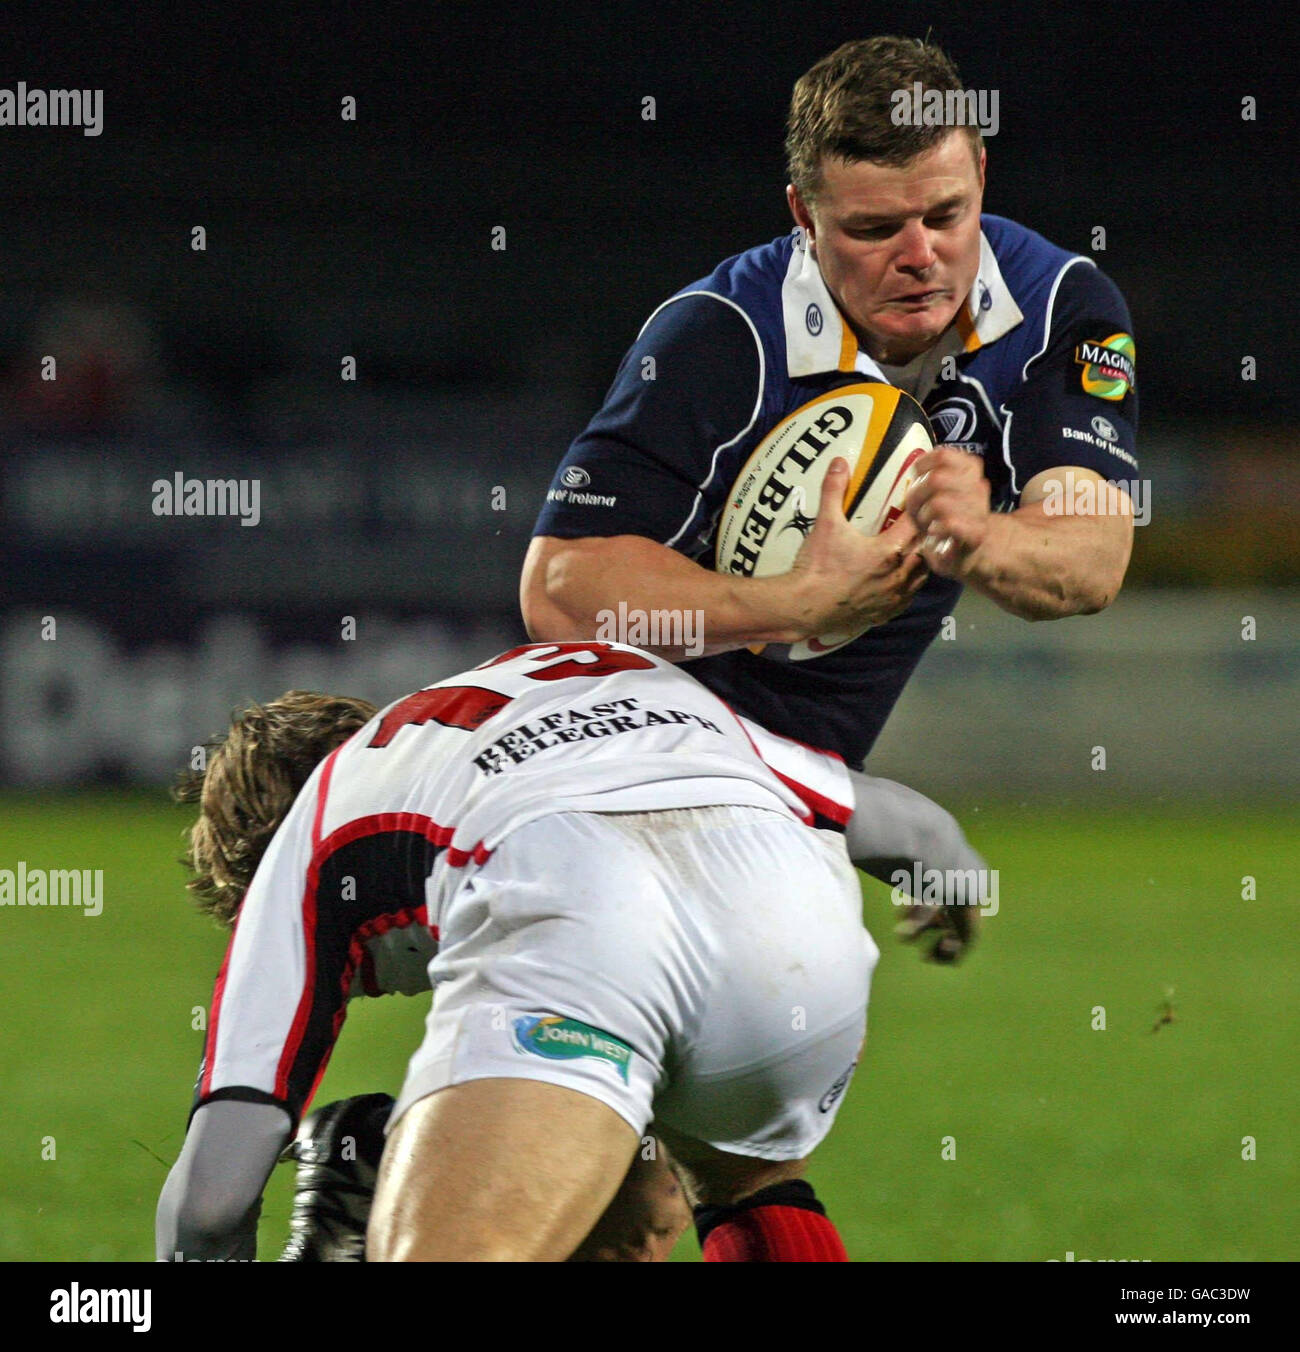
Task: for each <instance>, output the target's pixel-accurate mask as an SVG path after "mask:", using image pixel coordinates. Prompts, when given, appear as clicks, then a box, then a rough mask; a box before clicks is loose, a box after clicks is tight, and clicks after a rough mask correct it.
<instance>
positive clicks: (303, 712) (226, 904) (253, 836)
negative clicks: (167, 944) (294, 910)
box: [174, 690, 376, 928]
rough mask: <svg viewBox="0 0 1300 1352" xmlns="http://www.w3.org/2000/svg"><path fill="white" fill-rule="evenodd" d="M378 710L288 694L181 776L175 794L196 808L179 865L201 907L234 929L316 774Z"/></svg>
mask: <svg viewBox="0 0 1300 1352" xmlns="http://www.w3.org/2000/svg"><path fill="white" fill-rule="evenodd" d="M375 712H376V710H375V707H374V705H373V704H369V703H367V701H365V700H363V699H353V698H350V697H349V696H347V695H318V694H313V693H312V692H310V691H306V690H290V691H288V692H287V693H286V694H283V695H281V696H280V698H279V699H276V700H272V701H271V702H270V703H269V704H250V705H249V706H248V708H246V709H244V710H243V711H242V712H240V713H236V714H235V716H234V719H233V721H232V722H231V725H230V731H229V732H227V733H226V735H225V737H222V738H218V739H217V740H216V741H212V742H209V743H207V745H206V756H205V760H206V765H207V768H206V769H202V770H199V769H191V770H186V771H184V772H183V773H182V774H181V775H180V776H179V778H178V779H177V782H176V787H175V789H174V797H175V798H176V801H177V802H180V803H198V804H199V818H198V821H196V822H195V823H194V825H193V827H191V828H190V847H189V851H188V852H187V854H186V855H185V857H184V859H183V860H182V862H183V863H184V864H185V865H186V866H187V867H188V868H189V869H190V871H191V872H192V873H193V875H194V876H193V877H192V878H191V879H190V880H189V882H188V883H187V884H186V885H187V887H188V888H189V890H190V892H191V893H192V894H193V895H194V897H195V899H196V900H197V902H198V905H199V909H200V910H202V911H204V912H206V913H207V914H208V915H211V916H212V917H213V918H214V919H215V920H216V921H217V922H218V923H219V924H221V925H224V926H226V927H227V928H230V927H232V926H233V925H234V923H235V917H236V915H238V913H239V907H240V905H241V903H242V902H243V900H244V894H245V892H247V891H248V885H249V883H251V882H252V881H253V874H254V872H255V871H256V869H257V866H258V864H259V863H260V862H261V859H262V855H263V854H264V853H265V851H266V847H267V845H268V844H270V841H271V837H272V836H273V835H274V834H275V831H276V828H277V827H278V826H279V825H280V823H281V822H282V821H283V820H284V818H285V816H286V815H287V813H288V811H289V809H290V807H292V805H293V800H294V799H295V798H296V797H297V796H298V790H299V789H301V788H302V786H303V785H304V784H305V783H306V782H307V780H308V778H309V777H310V775H311V772H312V771H313V770H314V769H315V768H316V766H317V765H318V764H320V762H321V761H322V760H324V759H325V757H326V756H328V755H329V753H330V752H331V751H333V750H334V748H335V747H336V746H339V745H341V744H342V743H343V742H345V741H347V739H348V738H349V737H351V736H352V734H353V733H354V732H356V730H357V729H358V728H359V727H361V726H362V725H363V724H365V723H368V722H369V721H370V719H371V718H372V717H373V716H374V714H375Z"/></svg>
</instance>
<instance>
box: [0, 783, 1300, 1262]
mask: <svg viewBox="0 0 1300 1352" xmlns="http://www.w3.org/2000/svg"><path fill="white" fill-rule="evenodd" d="M958 815H959V816H960V817H961V818H962V820H963V822H964V823H965V824H966V825H967V828H968V830H969V832H970V834H971V837H972V839H973V840H974V841H975V842H976V843H977V844H978V845H979V846H980V847H981V849H983V850H984V852H985V854H986V855H987V857H988V860H989V862H990V864H991V865H993V866H995V867H997V868H998V869H999V872H1000V884H1001V886H1000V913H999V914H998V915H997V916H996V917H993V918H992V919H990V920H988V921H987V923H986V925H985V928H984V938H983V942H982V943H981V945H980V947H979V949H978V950H977V952H976V953H975V955H974V956H973V957H972V959H971V960H970V961H969V962H967V963H965V964H964V965H963V966H962V967H960V968H958V969H955V970H952V969H939V968H934V967H931V966H929V965H927V964H924V963H922V962H921V961H920V960H919V958H918V956H917V955H916V954H915V953H914V952H912V951H910V950H909V949H906V948H903V947H901V946H899V945H898V943H897V942H896V941H895V940H894V939H893V938H892V935H891V933H890V931H891V928H892V925H893V922H894V920H895V918H896V916H895V914H894V910H893V907H892V906H891V904H890V901H889V896H888V892H887V891H886V889H885V888H883V887H878V886H877V885H875V884H870V885H868V887H867V889H866V892H865V907H866V911H865V913H866V918H867V922H868V925H869V926H870V928H871V929H872V932H873V933H874V934H875V936H876V939H877V942H878V943H879V945H880V947H881V950H882V958H881V962H880V965H879V967H878V968H877V974H876V980H875V987H874V989H873V992H872V1005H871V1015H870V1031H869V1034H868V1038H867V1048H866V1052H865V1055H864V1058H863V1062H862V1064H861V1065H860V1066H859V1068H858V1072H857V1076H856V1078H855V1080H854V1083H853V1086H852V1088H851V1090H850V1092H849V1094H848V1096H847V1100H846V1102H845V1104H844V1107H843V1110H842V1111H841V1113H840V1116H839V1120H838V1123H837V1125H836V1129H835V1132H834V1134H833V1135H832V1137H831V1139H830V1140H829V1141H828V1143H827V1144H826V1145H825V1146H824V1147H823V1148H822V1150H821V1151H820V1152H819V1153H818V1155H817V1157H816V1158H815V1160H814V1164H813V1168H812V1172H811V1177H812V1179H813V1181H814V1183H815V1184H816V1186H817V1188H818V1191H819V1193H820V1195H821V1196H822V1198H823V1200H824V1201H825V1202H826V1204H827V1206H828V1208H829V1210H830V1213H831V1215H832V1216H833V1217H834V1219H835V1220H836V1222H837V1223H838V1225H839V1227H840V1229H841V1231H842V1233H843V1235H844V1239H845V1242H846V1244H847V1246H848V1250H849V1254H850V1256H851V1257H853V1258H854V1259H871V1260H902V1259H907V1260H918V1259H921V1260H924V1259H1028V1260H1037V1261H1042V1260H1045V1259H1051V1258H1055V1259H1065V1257H1066V1255H1067V1253H1072V1254H1073V1255H1074V1256H1075V1259H1076V1260H1079V1259H1141V1258H1150V1259H1243V1258H1259V1259H1295V1258H1297V1257H1300V1231H1298V1230H1297V1228H1296V1226H1295V1224H1294V1211H1293V1205H1294V1198H1295V1197H1296V1196H1297V1195H1298V1194H1300V1186H1298V1185H1300V1152H1298V1151H1297V1145H1296V1132H1297V1129H1298V1127H1300V1093H1298V1091H1297V1087H1296V1075H1295V1073H1294V1066H1295V1055H1296V1051H1295V1049H1296V1046H1297V1044H1298V1043H1300V995H1298V993H1297V982H1296V967H1297V961H1296V957H1295V954H1296V941H1295V934H1294V930H1293V929H1292V926H1293V925H1294V923H1295V910H1294V900H1295V883H1294V879H1295V877H1296V873H1297V868H1298V867H1300V846H1298V844H1297V838H1296V832H1295V829H1294V822H1293V820H1292V819H1290V818H1289V817H1288V816H1287V815H1286V814H1284V813H1283V812H1282V811H1281V810H1272V809H1267V808H1255V807H1252V808H1238V809H1234V810H1219V809H1216V808H1210V807H1206V808H1191V807H1178V806H1174V807H1167V806H1165V805H1153V806H1150V807H1148V808H1145V809H1136V810H1135V809H1125V810H1118V809H1099V808H1096V807H1093V806H1081V805H1079V804H1075V805H1074V806H1073V807H1070V806H1068V805H1065V804H1054V805H1050V806H1045V807H1039V806H1037V805H1034V806H1029V805H1023V804H1022V805H1013V804H1005V805H998V806H991V805H988V804H984V805H983V806H982V808H980V809H976V808H975V807H974V806H973V805H968V806H967V807H966V808H965V809H962V810H959V813H958ZM184 824H185V816H184V812H183V810H182V809H179V808H176V807H173V806H171V805H170V804H168V803H167V802H166V801H165V799H164V797H163V796H162V794H161V793H160V794H156V795H152V796H150V795H143V794H136V795H126V794H120V795H105V794H96V795H85V796H70V797H57V798H41V797H34V796H16V795H10V796H7V797H5V798H3V799H0V868H11V869H12V868H14V867H15V866H16V863H17V861H18V860H20V859H21V860H23V861H25V862H26V863H27V864H28V865H29V866H31V867H47V868H55V867H60V868H72V867H88V868H102V869H103V870H104V895H105V902H104V912H103V914H102V915H101V916H99V917H97V918H90V917H86V916H83V915H82V914H81V913H80V912H79V911H77V910H74V909H63V910H34V909H26V908H21V909H20V908H10V907H4V908H0V939H2V940H3V942H0V1085H2V1086H3V1089H2V1090H0V1141H2V1142H3V1145H4V1186H3V1187H0V1259H6V1260H13V1259H36V1258H41V1259H147V1258H151V1257H152V1255H153V1239H152V1235H153V1210H154V1205H155V1202H156V1200H157V1195H158V1189H159V1187H160V1186H161V1184H162V1181H163V1178H164V1175H165V1171H166V1170H165V1164H164V1163H163V1162H160V1161H167V1162H170V1160H172V1159H173V1158H174V1157H175V1154H176V1152H177V1150H178V1149H179V1146H180V1142H181V1139H182V1135H183V1131H184V1126H185V1117H186V1112H187V1108H188V1102H189V1090H190V1084H191V1082H192V1078H193V1075H194V1071H195V1068H196V1065H197V1061H198V1056H199V1051H200V1044H201V1039H202V1034H201V1033H200V1032H198V1031H195V1030H194V1029H193V1028H192V1027H191V1024H192V1022H193V1020H194V1015H193V1010H194V1007H195V1006H202V1007H204V1008H205V1009H206V1007H207V1005H208V1002H209V999H210V997H211V984H212V980H213V978H214V976H215V974H216V970H217V967H218V965H219V963H220V959H221V955H222V951H223V948H224V940H223V936H222V935H221V934H220V933H219V932H218V931H217V930H216V929H215V928H213V927H212V926H211V925H210V924H209V923H208V922H206V921H204V920H201V919H200V918H198V917H197V916H196V915H195V914H194V913H193V912H192V911H191V910H190V908H189V904H188V902H187V900H186V899H185V897H184V895H183V893H182V890H181V887H180V882H181V871H180V869H179V867H178V866H177V865H176V864H175V862H174V861H175V859H176V857H177V856H178V855H179V853H180V849H181V830H182V827H183V825H184ZM1247 875H1250V876H1253V877H1254V878H1255V879H1256V887H1257V890H1258V899H1257V900H1254V901H1247V900H1243V899H1242V879H1243V877H1245V876H1247ZM1170 988H1172V989H1173V994H1172V997H1167V992H1168V991H1169V989H1170ZM1167 998H1170V1000H1171V1005H1172V1015H1173V1017H1172V1021H1171V1022H1162V1023H1160V1026H1159V1027H1158V1029H1157V1028H1156V1025H1157V1022H1158V1021H1159V1020H1160V1018H1161V1013H1162V1010H1163V1009H1164V1008H1165V1001H1166V999H1167ZM425 1004H426V1001H425V1000H424V999H404V998H402V997H390V998H388V999H384V1000H377V1001H363V1002H357V1003H356V1004H354V1006H353V1011H352V1013H351V1015H350V1016H349V1019H348V1023H347V1026H346V1027H345V1029H344V1032H343V1036H342V1040H341V1041H340V1044H339V1048H338V1052H337V1054H336V1055H335V1057H334V1059H333V1062H332V1063H331V1066H330V1069H329V1072H328V1074H327V1076H326V1079H325V1081H324V1084H323V1086H322V1090H321V1098H320V1099H319V1100H318V1102H326V1101H328V1100H329V1099H332V1098H338V1097H341V1096H344V1095H348V1094H354V1093H361V1092H366V1091H370V1090H374V1089H379V1088H385V1089H388V1090H389V1091H395V1090H396V1089H397V1087H398V1085H399V1083H400V1081H401V1078H402V1072H403V1068H404V1065H405V1061H406V1058H407V1057H408V1055H409V1054H410V1052H411V1050H412V1049H413V1048H414V1046H415V1045H416V1043H417V1042H418V1040H419V1037H420V1032H421V1026H422V1019H423V1015H424V1009H425ZM1096 1006H1102V1007H1104V1010H1105V1020H1106V1028H1105V1031H1096V1030H1094V1028H1093V1026H1092V1025H1093V1022H1094V1014H1093V1010H1094V1007H1096ZM1153 1030H1155V1031H1153ZM1288 1067H1291V1069H1289V1070H1288ZM1246 1137H1250V1138H1253V1141H1254V1153H1255V1158H1254V1159H1253V1160H1250V1159H1244V1158H1243V1150H1247V1149H1248V1148H1247V1147H1245V1146H1244V1145H1243V1138H1246ZM50 1138H52V1141H51V1139H50ZM944 1138H951V1139H952V1143H953V1145H954V1146H955V1158H953V1159H945V1158H943V1154H944ZM538 1148H539V1149H541V1148H544V1143H543V1142H540V1141H539V1142H538ZM50 1153H53V1155H54V1158H52V1159H46V1158H43V1157H42V1156H43V1154H47V1155H48V1154H50ZM948 1153H950V1154H951V1153H953V1152H952V1150H951V1149H950V1150H949V1152H948ZM291 1181H292V1179H291V1172H290V1170H289V1169H288V1168H287V1167H280V1168H278V1169H277V1170H276V1171H275V1174H274V1175H273V1177H272V1182H271V1185H270V1187H269V1189H268V1193H267V1199H266V1204H265V1208H264V1212H263V1222H262V1243H261V1248H262V1257H264V1258H269V1257H272V1256H274V1254H275V1253H276V1252H277V1251H278V1249H279V1246H280V1244H281V1243H282V1241H283V1238H284V1235H285V1226H286V1217H287V1213H288V1205H289V1194H290V1185H291ZM677 1256H678V1257H679V1258H681V1259H686V1260H690V1259H694V1258H697V1257H698V1249H697V1248H696V1246H695V1244H694V1241H693V1239H690V1238H688V1239H685V1240H683V1242H682V1244H681V1245H680V1246H679V1249H678V1253H677Z"/></svg>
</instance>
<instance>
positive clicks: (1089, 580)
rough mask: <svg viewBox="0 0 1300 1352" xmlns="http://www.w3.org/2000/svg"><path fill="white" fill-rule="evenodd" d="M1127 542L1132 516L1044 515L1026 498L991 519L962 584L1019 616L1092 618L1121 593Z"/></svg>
mask: <svg viewBox="0 0 1300 1352" xmlns="http://www.w3.org/2000/svg"><path fill="white" fill-rule="evenodd" d="M1132 539H1133V526H1132V518H1131V517H1115V516H1110V517H1106V516H1049V515H1048V514H1047V512H1046V511H1045V510H1044V507H1043V504H1042V503H1041V502H1034V503H1029V504H1028V505H1026V506H1023V507H1021V508H1019V509H1018V510H1017V511H1014V512H1011V513H1009V514H1007V515H1004V516H1003V515H994V516H991V517H990V518H989V524H988V534H987V536H986V538H985V540H984V542H983V543H982V544H981V545H980V547H979V549H978V550H977V551H976V552H975V554H974V555H973V556H972V558H971V560H970V566H969V569H968V570H967V571H966V572H965V573H964V576H963V581H965V582H966V583H967V585H969V586H971V587H973V588H974V589H975V590H976V591H978V592H981V593H983V595H985V596H987V597H988V598H989V599H990V600H991V601H996V602H997V604H998V605H1000V606H1001V607H1002V608H1003V610H1008V611H1010V612H1011V613H1012V614H1013V615H1019V616H1020V617H1021V618H1022V619H1026V620H1055V619H1062V618H1064V617H1065V616H1067V615H1091V614H1094V613H1095V612H1097V611H1099V610H1104V609H1105V608H1106V607H1107V606H1108V605H1110V603H1111V602H1112V601H1113V600H1114V599H1115V597H1116V595H1117V594H1118V593H1119V589H1120V586H1121V584H1122V583H1123V581H1124V572H1125V570H1126V569H1127V567H1128V560H1129V553H1130V550H1131V547H1132Z"/></svg>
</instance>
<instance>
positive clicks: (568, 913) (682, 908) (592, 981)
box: [389, 806, 878, 1160]
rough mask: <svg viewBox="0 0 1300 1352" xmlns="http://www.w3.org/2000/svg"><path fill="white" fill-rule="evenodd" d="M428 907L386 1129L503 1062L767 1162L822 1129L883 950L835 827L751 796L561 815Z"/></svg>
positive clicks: (633, 1119)
mask: <svg viewBox="0 0 1300 1352" xmlns="http://www.w3.org/2000/svg"><path fill="white" fill-rule="evenodd" d="M441 922H442V923H441V941H440V944H439V950H438V954H437V956H436V957H435V958H434V959H433V961H432V962H431V963H430V966H429V976H430V980H431V983H432V985H433V990H434V999H433V1005H432V1008H431V1010H430V1013H429V1018H428V1023H427V1029H426V1034H425V1038H424V1041H423V1043H422V1044H421V1046H420V1048H419V1050H418V1051H417V1052H416V1054H415V1056H414V1057H413V1058H412V1060H411V1063H410V1067H409V1069H408V1072H407V1077H406V1082H405V1084H404V1086H403V1088H402V1091H401V1094H400V1096H399V1098H398V1102H397V1106H396V1107H395V1109H394V1111H393V1114H392V1117H391V1119H390V1123H389V1126H390V1129H391V1127H392V1125H393V1124H395V1123H396V1122H397V1120H398V1119H399V1118H400V1117H401V1115H402V1113H403V1112H405V1110H406V1109H407V1108H409V1107H410V1105H411V1104H412V1103H414V1102H415V1101H416V1100H418V1099H420V1098H423V1097H424V1096H426V1095H428V1094H432V1093H435V1092H436V1091H437V1090H439V1089H442V1088H444V1087H446V1086H447V1085H453V1084H461V1083H463V1082H465V1081H467V1080H476V1079H487V1078H495V1077H511V1078H521V1079H528V1080H542V1081H545V1082H547V1083H551V1084H558V1085H564V1086H567V1087H568V1088H571V1089H575V1090H578V1091H580V1092H581V1093H584V1094H589V1095H591V1096H592V1097H594V1098H597V1099H599V1100H600V1101H601V1102H603V1103H606V1104H608V1105H609V1107H611V1108H613V1109H614V1111H615V1112H617V1113H619V1114H620V1116H622V1117H623V1118H624V1119H625V1120H626V1121H627V1122H628V1123H629V1124H630V1125H631V1126H632V1127H633V1129H634V1130H635V1131H636V1132H638V1133H644V1132H645V1131H646V1128H647V1126H648V1125H649V1124H650V1122H651V1121H652V1120H657V1121H660V1122H663V1123H665V1124H667V1125H668V1126H669V1127H671V1128H674V1129H675V1130H676V1131H678V1132H680V1133H683V1134H685V1135H687V1136H690V1137H693V1138H695V1139H697V1140H701V1141H705V1142H707V1143H708V1144H710V1145H713V1146H715V1147H717V1148H718V1149H720V1150H726V1151H730V1152H732V1153H735V1154H739V1155H750V1156H757V1157H759V1158H761V1159H773V1160H778V1159H801V1158H803V1157H804V1156H806V1155H807V1154H809V1153H810V1152H811V1151H812V1150H813V1148H814V1147H815V1146H816V1145H817V1144H818V1143H819V1142H820V1141H821V1140H822V1139H823V1137H825V1135H826V1133H827V1132H828V1131H829V1130H830V1127H831V1123H832V1122H833V1120H834V1118H835V1114H836V1111H837V1109H838V1107H839V1104H840V1102H841V1101H842V1098H843V1094H844V1090H845V1088H846V1087H847V1085H848V1080H849V1076H850V1075H851V1073H852V1070H853V1067H854V1065H855V1064H856V1062H857V1059H858V1055H859V1052H860V1050H861V1046H862V1040H863V1036H864V1033H865V1029H866V1010H867V996H868V991H869V988H870V983H871V973H872V970H873V968H874V967H875V963H876V959H877V957H878V950H877V948H876V945H875V944H874V943H873V941H872V939H871V936H870V935H869V934H868V933H867V931H866V930H865V929H864V927H863V925H862V903H861V895H860V892H859V889H858V883H857V877H856V874H855V873H854V870H853V867H852V865H851V864H850V863H849V860H848V856H847V853H846V852H845V848H844V842H843V838H842V837H840V836H836V835H834V834H832V833H829V832H820V831H816V830H813V829H812V828H810V827H808V826H804V825H802V824H800V823H798V822H796V821H794V820H793V819H791V818H789V817H786V816H784V815H783V814H781V813H779V812H775V811H770V810H768V809H765V808H758V807H747V806H732V807H726V806H721V807H703V808H680V809H670V810H664V811H657V812H636V813H612V814H595V813H577V812H571V813H558V814H555V815H552V816H548V817H543V818H540V819H538V820H536V821H533V822H530V823H529V824H527V825H526V826H523V827H521V828H519V829H518V830H516V831H514V832H511V833H510V834H509V835H508V836H506V837H505V838H504V840H503V841H502V842H501V843H500V845H499V846H498V847H497V848H496V850H495V851H494V852H493V854H492V856H491V857H490V858H489V859H488V860H487V861H486V862H485V863H484V864H483V865H482V867H480V868H479V869H477V870H476V871H475V872H473V873H472V874H470V875H468V876H467V877H466V878H465V880H464V882H463V883H462V884H461V885H460V886H459V888H458V889H457V890H456V891H455V892H454V893H453V894H452V896H451V897H450V899H449V900H448V901H447V903H446V905H445V907H444V909H443V912H442V916H441Z"/></svg>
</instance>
